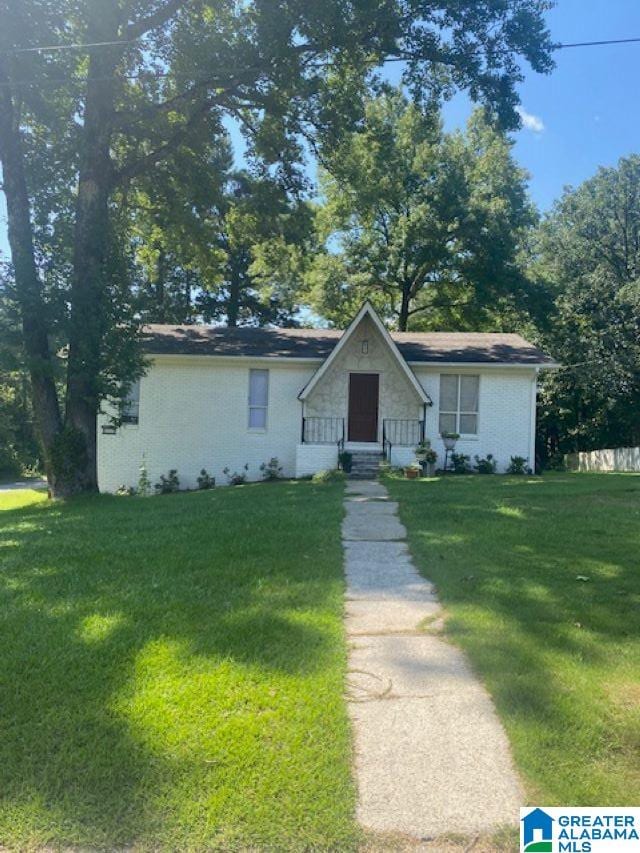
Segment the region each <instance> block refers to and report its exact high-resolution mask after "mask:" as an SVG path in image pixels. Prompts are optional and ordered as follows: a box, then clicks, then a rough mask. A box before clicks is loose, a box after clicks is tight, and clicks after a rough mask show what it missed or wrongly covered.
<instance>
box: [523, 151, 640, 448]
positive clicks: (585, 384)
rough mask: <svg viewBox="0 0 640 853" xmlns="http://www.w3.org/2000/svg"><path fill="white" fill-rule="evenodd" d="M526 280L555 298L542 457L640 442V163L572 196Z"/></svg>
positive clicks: (638, 159)
mask: <svg viewBox="0 0 640 853" xmlns="http://www.w3.org/2000/svg"><path fill="white" fill-rule="evenodd" d="M532 274H533V275H536V276H538V277H539V279H540V280H541V281H542V282H544V284H545V286H546V287H547V288H548V290H549V293H550V294H551V295H552V297H553V299H554V310H553V312H552V313H551V314H550V316H549V321H548V324H547V327H546V329H545V330H544V332H543V336H542V337H543V342H544V344H545V345H546V346H547V347H548V348H549V350H550V351H551V352H552V353H553V354H554V356H555V357H556V358H557V359H558V360H559V361H560V362H562V364H563V365H564V367H563V369H562V370H560V371H558V372H553V373H551V374H549V375H548V376H547V377H546V379H545V382H544V385H543V391H542V406H541V410H540V412H541V417H540V424H539V426H540V438H541V450H542V452H543V454H544V455H550V454H554V453H558V452H568V451H575V450H592V449H597V448H602V447H612V446H613V447H620V446H625V445H631V446H636V445H638V444H640V418H639V417H638V412H640V156H638V155H633V156H631V157H627V158H623V159H622V160H620V162H619V163H618V165H617V167H615V168H606V169H605V168H602V169H600V170H599V171H598V173H597V174H596V175H595V176H594V177H593V178H591V179H589V180H587V181H585V182H584V183H583V184H582V185H581V186H579V187H578V188H577V189H568V190H566V191H565V193H564V195H563V196H562V198H561V199H560V200H559V201H558V202H557V203H556V205H555V207H554V208H553V211H552V212H551V213H550V214H549V216H548V217H546V219H545V221H544V222H543V224H542V225H541V228H540V231H539V234H538V239H537V257H536V262H535V265H534V267H533V269H532Z"/></svg>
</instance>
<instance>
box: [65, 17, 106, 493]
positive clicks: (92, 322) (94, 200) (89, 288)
mask: <svg viewBox="0 0 640 853" xmlns="http://www.w3.org/2000/svg"><path fill="white" fill-rule="evenodd" d="M112 23H113V26H112V27H107V28H106V29H105V28H104V27H100V28H99V29H98V30H96V34H95V37H94V38H91V39H90V41H94V40H108V39H113V38H115V35H116V33H117V22H116V21H114V22H112ZM117 59H118V55H117V53H114V52H112V51H111V50H109V49H102V50H100V51H99V52H96V53H94V54H93V55H92V56H91V60H90V62H89V72H88V77H89V82H88V83H87V94H86V99H85V110H84V126H83V133H82V141H81V154H80V168H79V177H78V196H77V201H76V213H75V217H76V219H75V233H74V247H73V275H72V282H71V321H70V331H69V362H68V368H67V398H66V412H65V414H66V417H65V425H66V426H67V428H68V429H69V431H70V432H71V433H74V434H75V438H76V439H78V440H77V441H76V440H74V441H72V442H71V446H70V448H69V451H70V453H73V458H69V456H68V457H67V461H68V463H69V476H68V490H69V492H70V493H77V492H94V491H97V489H98V477H97V447H96V429H97V414H98V410H99V405H100V397H101V394H100V370H101V366H102V338H103V336H104V334H105V332H106V331H107V329H106V323H105V300H106V294H105V283H106V276H105V263H106V257H107V249H108V241H109V193H110V190H111V182H112V178H113V175H112V163H111V158H110V155H109V144H110V139H111V132H112V118H113V87H114V72H115V67H116V64H117ZM80 438H81V441H80V440H79V439H80ZM71 469H73V470H71Z"/></svg>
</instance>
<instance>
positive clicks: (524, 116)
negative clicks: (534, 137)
mask: <svg viewBox="0 0 640 853" xmlns="http://www.w3.org/2000/svg"><path fill="white" fill-rule="evenodd" d="M516 112H517V113H518V115H519V116H520V120H521V121H522V126H523V127H524V128H526V129H527V130H532V131H533V132H534V133H542V131H543V130H544V122H543V121H542V119H541V118H540V117H539V116H534V115H533V114H532V113H528V112H527V111H526V110H525V109H524V107H516Z"/></svg>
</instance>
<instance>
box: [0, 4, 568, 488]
mask: <svg viewBox="0 0 640 853" xmlns="http://www.w3.org/2000/svg"><path fill="white" fill-rule="evenodd" d="M546 5H547V3H546V0H512V2H509V3H497V4H491V5H490V6H487V5H486V4H478V3H477V2H476V0H455V2H453V0H438V2H435V3H434V2H433V0H412V2H411V3H409V2H407V0H382V2H380V0H355V2H352V3H350V4H347V5H345V4H344V3H341V2H337V0H326V2H323V3H318V2H317V0H293V2H289V3H279V2H275V0H273V2H268V3H256V2H251V1H250V2H246V3H235V2H230V0H201V2H198V3H192V2H187V0H56V2H53V0H2V2H1V3H0V19H1V20H2V30H1V31H0V161H1V163H2V171H3V191H4V193H5V196H6V201H7V211H8V230H9V243H10V246H11V253H12V261H13V272H14V276H15V285H16V288H15V293H16V299H17V303H18V306H19V309H20V314H21V324H22V334H23V342H24V349H25V353H26V358H27V365H28V369H29V374H30V382H31V386H32V398H33V404H34V411H35V422H36V428H37V431H38V435H39V438H40V441H41V443H42V447H43V451H44V462H45V466H46V470H47V476H48V478H49V481H50V484H51V489H52V492H53V493H54V494H62V495H65V494H73V493H76V492H80V491H92V490H95V489H96V487H97V477H96V417H97V412H98V410H99V407H100V402H101V400H102V399H103V398H104V397H105V396H108V395H110V394H112V393H115V392H116V391H117V389H118V388H119V387H121V386H122V380H123V377H124V378H125V379H126V378H127V377H128V380H129V381H131V377H132V375H133V374H134V372H135V370H136V369H140V368H139V364H137V362H136V359H135V357H134V355H133V354H132V352H133V351H132V350H130V349H129V347H128V346H127V344H126V342H125V341H124V338H125V337H127V336H128V337H129V338H133V337H134V335H133V331H134V329H135V324H134V323H133V321H132V316H131V310H130V309H131V300H130V294H129V291H128V288H127V287H126V282H123V280H122V274H123V272H124V271H125V269H124V267H123V265H122V252H121V250H120V247H119V246H118V241H117V234H118V230H117V228H115V227H114V218H117V214H118V211H117V210H114V207H115V200H116V197H118V196H119V194H121V193H123V192H125V191H126V189H127V187H129V186H130V185H133V184H135V182H136V181H138V180H139V179H141V178H142V177H143V176H145V175H149V174H151V173H152V172H153V170H154V169H156V167H157V166H158V164H159V163H162V162H165V161H166V160H167V159H168V158H170V157H171V156H172V154H173V153H174V152H175V151H176V150H178V149H179V148H181V147H184V146H186V147H189V148H191V149H192V150H194V151H198V150H199V149H200V148H201V146H202V145H205V146H206V141H207V140H208V139H210V137H211V135H212V134H214V135H215V134H220V132H221V128H222V126H223V121H224V120H225V118H228V117H234V118H236V119H238V120H240V121H241V122H242V124H243V126H244V128H245V130H246V133H247V135H248V138H249V142H250V145H249V148H250V153H251V154H252V155H253V156H254V157H255V158H257V159H262V160H263V161H264V162H266V163H267V164H269V165H270V166H271V167H272V169H273V170H274V171H276V172H278V173H279V174H280V177H281V178H282V179H283V180H286V181H288V182H291V183H293V182H295V181H298V182H299V181H300V180H301V178H300V170H299V169H298V168H297V164H299V163H300V161H301V159H302V156H303V145H302V140H303V139H309V140H311V142H312V143H313V144H324V145H325V146H326V145H327V144H328V143H329V142H330V141H334V142H335V141H337V140H339V138H340V135H341V133H342V130H343V129H344V127H345V126H349V125H350V124H352V123H353V121H354V120H356V119H357V116H358V110H359V104H360V102H361V100H362V97H363V94H364V92H365V91H366V86H367V83H368V82H369V80H370V78H371V74H372V71H373V69H374V68H375V67H376V66H377V65H379V63H380V62H381V61H383V60H384V59H385V58H397V59H399V60H402V61H403V62H405V63H406V72H405V75H404V76H405V80H406V82H407V84H408V85H410V86H411V87H412V89H413V92H414V95H415V97H421V96H433V95H438V94H441V93H442V92H443V91H446V90H447V88H451V87H465V88H468V89H469V90H470V91H471V94H472V96H473V97H478V98H482V99H484V100H485V101H486V102H488V103H489V104H490V105H491V106H492V107H493V108H494V109H495V110H496V111H497V112H498V113H499V114H500V115H501V117H502V119H503V120H504V121H505V123H509V122H511V123H514V122H516V120H517V119H516V116H515V113H514V107H515V104H516V102H517V98H516V95H515V85H516V84H517V82H518V81H519V80H520V79H521V76H522V73H521V70H520V67H519V62H520V59H521V58H524V59H526V60H528V61H529V62H530V64H531V65H532V66H533V67H534V68H535V69H536V70H539V71H546V70H548V69H549V68H550V65H551V62H550V41H549V37H548V33H547V32H546V30H545V28H544V24H543V17H542V15H543V11H544V9H545V8H546ZM51 44H67V45H76V44H85V45H94V46H93V47H87V48H86V49H83V50H78V49H75V48H74V49H71V50H68V51H49V52H47V51H42V52H38V51H25V50H24V49H25V48H26V49H29V48H33V47H38V46H43V45H44V46H46V45H51ZM30 155H33V156H30ZM58 155H59V156H58ZM47 170H48V171H49V172H53V175H52V180H51V182H50V183H46V182H45V179H44V175H45V174H46V173H47ZM58 187H59V188H60V194H59V195H58V194H57V193H56V191H55V190H56V188H58ZM47 188H49V195H47ZM70 189H72V190H73V192H71V193H70V192H69V190H70ZM67 214H68V215H67ZM58 217H60V218H61V222H63V223H64V224H65V228H64V229H63V230H66V233H67V243H66V245H65V252H64V257H65V262H66V264H67V267H66V268H65V269H64V270H62V272H61V274H62V285H63V291H64V294H63V298H62V299H60V300H58V301H56V300H48V297H47V292H46V283H45V273H46V265H47V258H46V256H45V255H44V254H43V253H41V251H40V250H41V246H40V245H39V241H38V233H37V226H38V225H42V226H43V227H45V230H46V227H50V226H51V224H52V222H54V221H55V220H56V219H57V218H58ZM56 307H57V308H58V310H59V311H61V312H63V315H62V316H56V315H55V314H54V312H53V310H52V309H54V308H56ZM50 309H51V310H50ZM52 323H54V324H56V323H57V324H58V325H59V327H60V328H63V329H64V332H65V337H66V339H67V342H68V347H67V361H66V387H65V393H64V401H63V402H61V401H60V399H59V397H58V394H57V388H56V384H55V378H54V356H53V353H52V351H51V347H50V340H51V330H52Z"/></svg>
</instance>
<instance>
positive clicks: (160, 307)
mask: <svg viewBox="0 0 640 853" xmlns="http://www.w3.org/2000/svg"><path fill="white" fill-rule="evenodd" d="M165 268H166V264H165V254H164V249H163V248H162V246H158V262H157V264H156V287H155V297H156V306H157V309H156V317H157V320H156V322H157V323H166V322H167V299H166V292H165V286H164V279H165V274H166V269H165Z"/></svg>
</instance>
